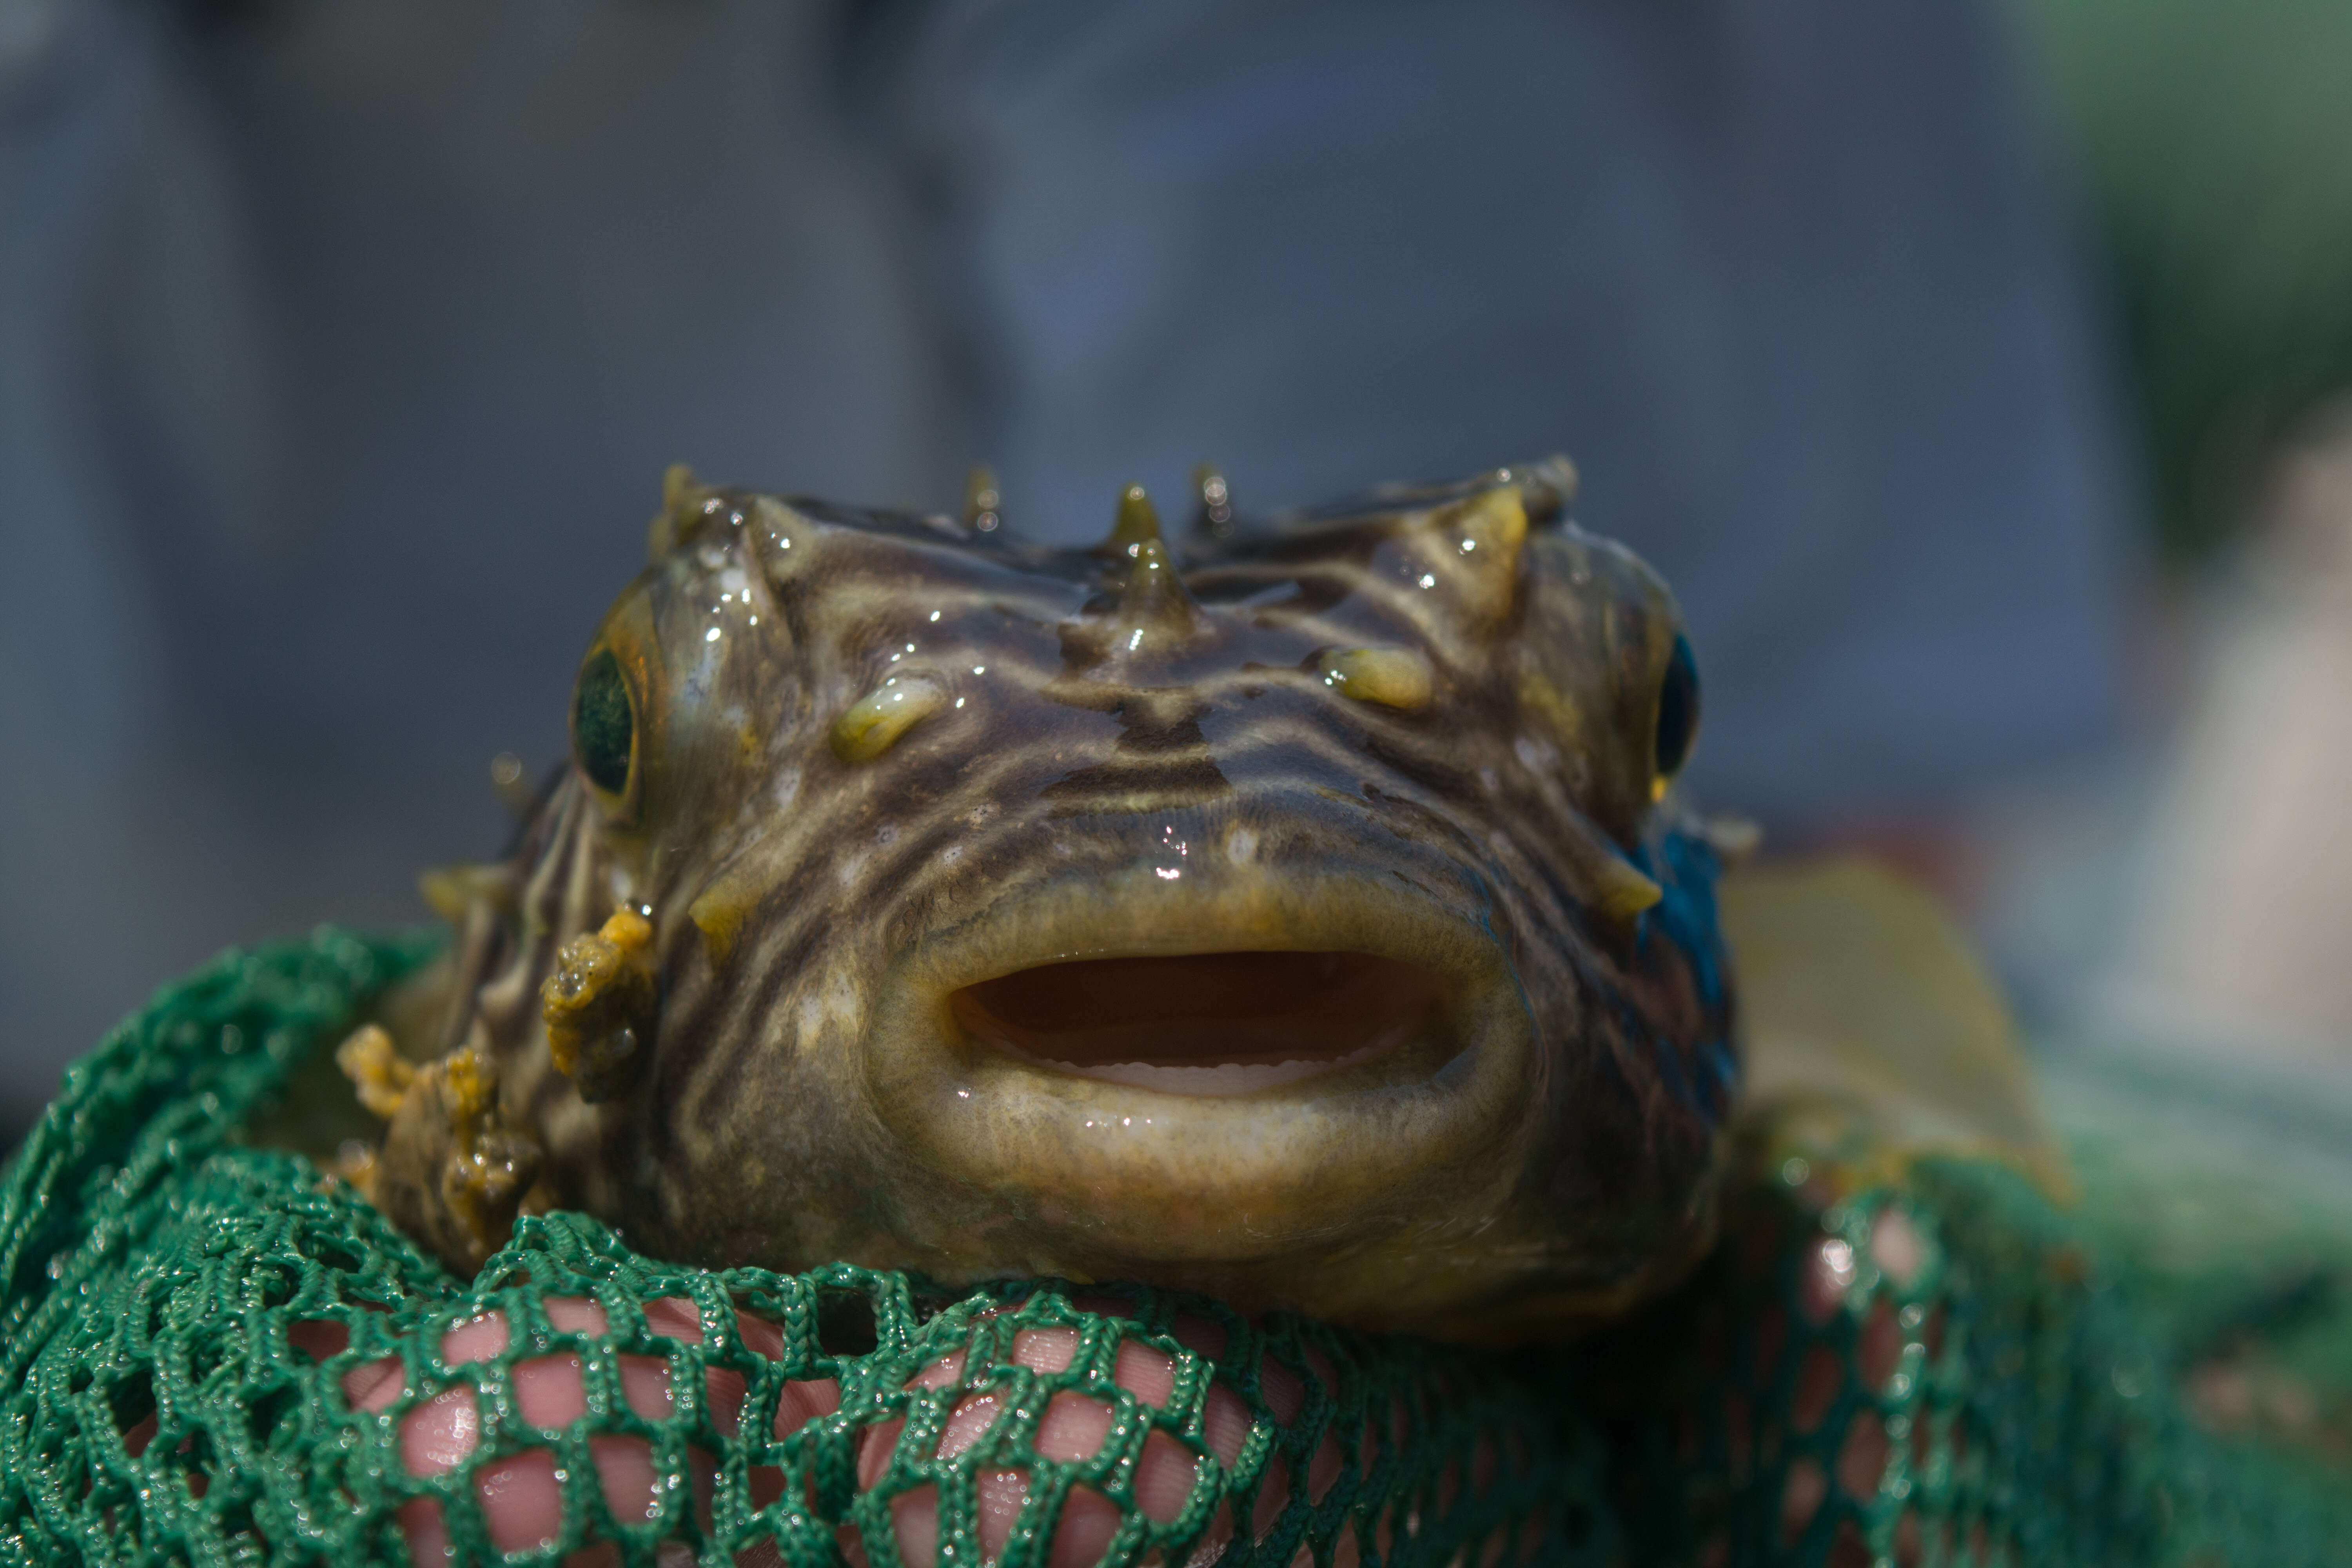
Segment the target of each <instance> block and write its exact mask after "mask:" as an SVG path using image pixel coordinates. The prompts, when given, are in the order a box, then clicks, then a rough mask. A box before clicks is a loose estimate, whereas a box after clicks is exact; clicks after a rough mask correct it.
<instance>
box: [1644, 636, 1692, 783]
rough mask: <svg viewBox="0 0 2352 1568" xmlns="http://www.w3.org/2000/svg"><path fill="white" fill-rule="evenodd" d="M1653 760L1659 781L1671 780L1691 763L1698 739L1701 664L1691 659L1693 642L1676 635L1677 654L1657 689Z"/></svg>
mask: <svg viewBox="0 0 2352 1568" xmlns="http://www.w3.org/2000/svg"><path fill="white" fill-rule="evenodd" d="M1654 734H1655V736H1656V740H1655V741H1654V747H1655V750H1654V754H1653V760H1654V763H1655V765H1656V769H1657V776H1658V777H1659V778H1660V779H1662V780H1663V779H1670V778H1672V777H1674V776H1675V773H1678V772H1680V771H1681V769H1682V765H1683V763H1685V762H1687V761H1689V760H1690V751H1691V742H1693V741H1695V740H1696V739H1697V738H1698V664H1697V661H1696V660H1695V659H1693V658H1691V646H1690V638H1688V637H1684V636H1682V635H1681V634H1679V633H1677V634H1675V651H1674V652H1673V653H1672V654H1671V655H1669V656H1668V657H1667V659H1666V675H1665V679H1664V682H1663V683H1662V684H1661V685H1660V686H1659V688H1658V722H1657V726H1656V729H1655V731H1654Z"/></svg>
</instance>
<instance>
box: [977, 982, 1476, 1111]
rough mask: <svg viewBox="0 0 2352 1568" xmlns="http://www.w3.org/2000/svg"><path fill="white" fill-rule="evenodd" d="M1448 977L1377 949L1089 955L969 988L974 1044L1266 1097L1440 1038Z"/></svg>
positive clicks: (1052, 1067) (1192, 1088)
mask: <svg viewBox="0 0 2352 1568" xmlns="http://www.w3.org/2000/svg"><path fill="white" fill-rule="evenodd" d="M1456 989H1457V987H1456V986H1455V984H1454V983H1453V981H1452V980H1450V979H1449V978H1448V977H1447V976H1445V975H1444V974H1441V973H1438V972H1437V971H1435V970H1433V969H1428V968H1425V967H1423V965H1421V964H1417V963H1409V962H1407V961H1405V960H1402V959H1396V958H1382V957H1381V956H1379V955H1378V954H1376V953H1370V952H1264V951H1246V950H1244V951H1241V952H1202V953H1188V954H1184V955H1182V956H1179V957H1137V958H1088V959H1077V960H1074V961H1070V962H1066V963H1046V964H1040V965H1037V966H1036V967H1034V968H1030V969H1021V970H1015V971H1014V972H1013V973H1010V974H1003V975H999V976H997V977H996V978H994V979H992V980H983V981H982V982H980V983H979V984H973V985H967V986H964V987H962V988H961V989H960V990H958V991H956V992H954V993H953V994H950V996H949V998H948V1010H949V1013H950V1016H952V1017H953V1019H954V1020H955V1024H956V1026H957V1028H958V1029H959V1030H960V1031H961V1034H962V1037H963V1039H964V1041H965V1042H966V1044H967V1045H969V1046H971V1047H977V1048H981V1049H989V1050H995V1051H998V1052H1001V1053H1003V1055H1004V1056H1006V1057H1009V1058H1013V1060H1016V1061H1020V1062H1025V1063H1029V1064H1032V1065H1034V1066H1035V1067H1038V1068H1044V1069H1045V1070H1048V1071H1053V1072H1062V1073H1067V1074H1070V1075H1072V1076H1074V1077H1076V1078H1085V1079H1095V1080H1097V1081H1098V1082H1103V1083H1117V1084H1126V1085H1128V1086H1129V1087H1132V1088H1136V1089H1152V1090H1156V1091H1158V1092H1160V1093H1162V1094H1176V1095H1203V1096H1234V1095H1249V1094H1256V1093H1261V1092H1264V1091H1265V1090H1268V1089H1280V1088H1284V1087H1286V1086H1287V1085H1291V1084H1295V1083H1299V1082H1302V1081H1304V1080H1306V1079H1312V1078H1318V1077H1320V1076H1322V1075H1324V1074H1326V1073H1334V1072H1342V1071H1346V1070H1348V1069H1349V1068H1357V1067H1360V1066H1362V1065H1364V1064H1366V1063H1369V1062H1372V1061H1374V1060H1376V1059H1378V1058H1381V1057H1385V1056H1387V1055H1389V1054H1391V1053H1392V1052H1400V1051H1404V1050H1406V1049H1407V1048H1408V1047H1411V1046H1412V1045H1413V1044H1414V1043H1416V1042H1418V1041H1422V1040H1425V1039H1428V1038H1430V1037H1432V1036H1433V1034H1436V1033H1439V1032H1440V1028H1439V1026H1440V1024H1441V1017H1442V1014H1443V1013H1444V1010H1445V1008H1446V1007H1447V1005H1448V1004H1449V1003H1450V1001H1451V1000H1452V998H1453V993H1454V991H1455V990H1456Z"/></svg>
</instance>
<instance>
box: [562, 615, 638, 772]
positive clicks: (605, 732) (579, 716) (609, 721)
mask: <svg viewBox="0 0 2352 1568" xmlns="http://www.w3.org/2000/svg"><path fill="white" fill-rule="evenodd" d="M636 731H637V721H636V715H635V713H634V712H633V711H632V710H631V706H630V700H629V681H628V678H627V677H626V676H625V675H623V674H622V673H621V661H620V660H619V659H617V658H614V657H613V650H612V649H611V648H609V647H600V648H598V649H597V650H596V651H595V652H594V653H593V654H591V655H589V656H588V662H587V663H585V664H583V665H582V666H581V667H580V683H579V685H578V686H576V687H574V688H573V689H572V754H573V755H574V756H576V757H577V758H578V759H579V761H580V771H581V772H582V773H584V774H586V775H587V778H588V782H589V783H590V784H594V785H595V786H596V787H597V788H598V789H600V790H603V791H604V793H605V794H607V795H625V794H626V793H627V792H628V787H629V759H630V755H631V753H632V752H634V751H635V744H636Z"/></svg>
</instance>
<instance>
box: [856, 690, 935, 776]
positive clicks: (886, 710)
mask: <svg viewBox="0 0 2352 1568" xmlns="http://www.w3.org/2000/svg"><path fill="white" fill-rule="evenodd" d="M947 700H948V699H947V693H946V692H944V691H942V690H940V688H939V686H938V685H937V684H936V683H935V682H933V681H929V680H926V679H923V678H922V677H920V676H893V677H891V679H889V680H887V681H886V682H884V683H883V684H882V685H880V686H878V687H877V688H875V689H873V690H872V691H869V692H867V693H866V695H865V696H863V697H861V698H859V699H858V700H856V701H855V702H853V703H851V704H850V705H849V706H848V707H847V708H846V709H845V710H843V711H842V715H841V717H840V718H838V719H835V721H833V754H834V755H835V756H836V757H839V758H840V759H841V760H842V761H843V762H845V763H870V762H872V761H873V760H874V759H875V758H877V757H878V756H880V755H881V754H882V753H883V752H887V751H888V750H889V749H890V748H891V746H892V745H893V744H895V743H896V742H897V741H898V737H899V736H901V735H903V734H905V733H906V732H907V731H908V730H909V729H911V728H913V727H914V725H915V723H916V721H919V720H921V719H925V718H928V717H929V716H930V715H931V714H933V713H936V712H938V711H939V710H940V709H941V708H943V707H945V706H946V705H947Z"/></svg>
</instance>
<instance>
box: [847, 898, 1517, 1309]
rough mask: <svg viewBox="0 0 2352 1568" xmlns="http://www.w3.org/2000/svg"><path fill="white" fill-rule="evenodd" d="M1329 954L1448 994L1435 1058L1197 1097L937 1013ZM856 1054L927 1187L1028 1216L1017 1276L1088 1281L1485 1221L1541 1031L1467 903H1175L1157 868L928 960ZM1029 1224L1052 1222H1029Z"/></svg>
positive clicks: (972, 932) (1427, 1053)
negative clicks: (1055, 966) (1090, 985)
mask: <svg viewBox="0 0 2352 1568" xmlns="http://www.w3.org/2000/svg"><path fill="white" fill-rule="evenodd" d="M1243 950H1258V951H1284V950H1289V951H1339V952H1363V953H1368V954H1370V955H1372V956H1375V957H1381V958H1389V959H1394V960H1399V961H1402V962H1406V963H1414V964H1418V965H1421V966H1423V967H1424V968H1428V969H1432V970H1434V971H1436V972H1437V973H1440V974H1441V975H1444V976H1445V977H1446V978H1448V979H1449V980H1450V981H1452V982H1453V983H1454V987H1455V991H1454V1000H1453V1001H1452V1002H1451V1003H1450V1004H1449V1006H1448V1009H1447V1014H1446V1017H1445V1020H1444V1024H1443V1026H1441V1027H1440V1028H1437V1029H1434V1030H1433V1031H1432V1032H1431V1037H1430V1038H1428V1039H1425V1040H1420V1041H1415V1042H1412V1043H1409V1044H1407V1045H1405V1046H1403V1047H1398V1048H1395V1049H1390V1050H1383V1051H1380V1052H1377V1053H1374V1054H1373V1055H1372V1056H1371V1058H1370V1059H1368V1060H1363V1061H1355V1062H1348V1061H1343V1062H1339V1063H1336V1064H1330V1065H1329V1068H1328V1070H1319V1071H1317V1072H1315V1073H1314V1074H1312V1075H1311V1076H1306V1077H1302V1078H1298V1079H1295V1080H1293V1081H1290V1082H1286V1083H1278V1084H1274V1085H1270V1086H1268V1087H1267V1088H1265V1089H1262V1090H1258V1091H1255V1092H1245V1093H1241V1094H1229V1095H1214V1096H1209V1095H1196V1094H1188V1093H1177V1092H1171V1091H1169V1090H1167V1089H1159V1088H1153V1087H1150V1086H1148V1085H1144V1084H1137V1083H1131V1082H1121V1081H1118V1080H1116V1079H1111V1078H1105V1077H1101V1076H1093V1075H1084V1076H1082V1075H1079V1074H1076V1073H1071V1072H1066V1071H1061V1070H1056V1069H1055V1068H1054V1067H1053V1066H1052V1065H1050V1064H1047V1063H1045V1062H1040V1061H1036V1060H1032V1059H1024V1058H1021V1057H1018V1056H1013V1055H1008V1054H1005V1053H1003V1052H999V1051H994V1050H986V1049H977V1048H973V1047H969V1046H968V1045H966V1044H964V1043H963V1042H962V1038H961V1030H960V1029H959V1028H958V1027H957V1026H956V1025H955V1023H954V1022H953V1020H952V1018H951V1017H950V1015H949V1007H948V998H949V997H950V995H951V994H953V993H954V992H956V991H958V990H960V989H961V988H962V987H964V986H968V985H971V984H978V983H980V982H982V981H985V980H991V979H994V978H997V977H999V976H1002V975H1004V974H1009V973H1014V972H1016V971H1020V970H1024V969H1029V968H1034V967H1037V966H1039V965H1044V964H1049V963H1068V962H1074V961H1079V960H1085V959H1091V958H1118V957H1139V956H1165V957H1175V956H1183V955H1187V954H1197V953H1210V952H1234V951H1243ZM880 998H881V1000H880V1001H879V1004H878V1005H877V1010H876V1013H875V1015H874V1021H873V1025H872V1027H871V1028H870V1029H869V1030H868V1032H867V1035H866V1042H865V1064H864V1065H865V1068H866V1081H867V1088H868V1090H869V1092H870V1094H871V1096H872V1100H871V1103H872V1104H873V1106H874V1108H875V1110H876V1113H877V1117H878V1119H879V1120H880V1121H881V1122H882V1123H883V1124H884V1126H885V1128H886V1129H887V1131H889V1132H890V1133H891V1134H892V1135H894V1136H895V1138H896V1139H897V1140H898V1142H900V1144H901V1146H902V1149H903V1152H904V1153H905V1154H906V1155H908V1156H909V1157H910V1160H911V1163H913V1164H914V1165H915V1166H917V1167H919V1168H920V1169H921V1170H923V1171H924V1172H926V1173H928V1174H929V1176H931V1177H932V1178H937V1177H946V1178H948V1179H949V1181H950V1182H951V1183H952V1184H956V1185H957V1186H959V1187H961V1188H963V1189H964V1190H966V1191H976V1192H978V1193H980V1194H987V1195H988V1196H989V1197H990V1199H991V1201H992V1202H997V1203H1001V1204H1002V1205H1003V1211H1004V1212H1006V1213H1009V1214H1012V1215H1028V1216H1033V1217H1032V1219H1031V1220H1028V1221H1021V1222H1017V1223H1016V1224H1015V1225H1014V1226H1013V1227H1012V1228H1013V1230H1015V1231H1021V1232H1024V1235H1023V1237H1022V1240H1021V1248H1022V1250H1021V1251H1020V1258H1021V1260H1022V1262H1021V1266H1023V1267H1030V1268H1036V1267H1046V1268H1053V1269H1057V1270H1059V1271H1063V1272H1069V1273H1073V1274H1086V1273H1101V1272H1106V1271H1110V1270H1116V1269H1119V1268H1133V1267H1134V1266H1136V1265H1145V1266H1148V1265H1150V1263H1152V1262H1154V1261H1157V1260H1160V1259H1167V1260H1213V1261H1240V1260H1245V1259H1249V1258H1265V1257H1269V1256H1273V1255H1276V1254H1280V1253H1282V1252H1285V1251H1287V1250H1292V1249H1295V1248H1297V1247H1300V1246H1302V1245H1310V1244H1311V1245H1316V1246H1344V1245H1346V1244H1347V1243H1348V1242H1349V1240H1350V1239H1351V1238H1360V1237H1367V1236H1369V1235H1370V1234H1372V1233H1373V1232H1375V1231H1377V1230H1378V1229H1380V1228H1382V1227H1386V1226H1395V1225H1398V1224H1403V1223H1412V1222H1413V1221H1414V1220H1416V1219H1418V1218H1427V1217H1431V1216H1444V1215H1451V1214H1454V1213H1457V1212H1459V1211H1460V1210H1461V1209H1463V1208H1467V1207H1477V1206H1483V1205H1490V1204H1492V1203H1494V1202H1496V1201H1497V1200H1498V1199H1499V1196H1500V1195H1501V1194H1502V1193H1504V1192H1505V1191H1507V1189H1508V1188H1509V1186H1510V1185H1511V1184H1512V1183H1513V1180H1514V1178H1515V1176H1516V1174H1517V1170H1518V1169H1519V1168H1520V1165H1521V1163H1522V1154H1523V1152H1524V1150H1525V1148H1526V1145H1527V1141H1528V1137H1529V1136H1530V1129H1529V1127H1528V1121H1529V1118H1528V1106H1529V1104H1530V1100H1531V1095H1530V1090H1531V1088H1532V1085H1533V1077H1534V1075H1533V1072H1532V1062H1533V1058H1534V1024H1533V1020H1532V1018H1531V1016H1530V1013H1529V1009H1528V1002H1527V998H1526V996H1525V994H1523V993H1522V992H1521V990H1520V988H1519V985H1518V982H1517V976H1516V974H1515V973H1514V972H1513V969H1512V966H1511V964H1510V962H1509V959H1508V956H1507V953H1506V952H1505V950H1504V948H1503V945H1502V943H1501V942H1500V941H1499V940H1498V939H1497V937H1496V933H1495V932H1494V931H1493V930H1492V929H1491V926H1490V925H1489V924H1488V923H1487V922H1486V920H1485V919H1484V918H1483V913H1482V910H1480V908H1479V901H1478V900H1476V899H1475V897H1467V896H1465V897H1463V898H1461V899H1458V900H1448V899H1446V898H1444V897H1442V896H1440V895H1439V894H1438V893H1435V892H1433V891H1432V890H1431V889H1428V888H1426V887H1423V886H1418V885H1415V884H1414V883H1412V882H1411V881H1409V880H1408V879H1405V878H1404V877H1402V876H1392V877H1383V876H1380V875H1377V874H1367V873H1366V872H1364V871H1363V870H1361V869H1360V868H1299V867H1297V866H1286V867H1282V868H1276V869H1267V870H1263V871H1260V872H1257V873H1255V874H1244V875H1224V876H1216V877H1201V878H1197V879H1189V880H1188V882H1186V883H1180V884H1175V885H1171V884H1168V883H1165V882H1161V881H1159V880H1157V879H1155V877H1154V874H1153V868H1151V867H1149V866H1139V867H1137V868H1133V870H1132V871H1131V872H1127V873H1120V874H1116V875H1113V876H1109V877H1104V876H1101V875H1099V874H1097V875H1093V876H1087V877H1082V878H1080V877H1073V878H1070V879H1059V880H1056V881H1055V882H1049V883H1046V884H1044V885H1042V886H1036V887H1033V888H1030V889H1024V891H1023V892H1021V893H1019V894H1016V895H1014V896H1013V897H1012V898H1010V899H1008V900H1003V901H1001V902H1000V903H998V904H997V905H995V906H992V908H991V909H989V910H987V911H985V912H984V913H983V914H982V915H980V916H978V917H976V918H975V919H974V920H972V921H969V922H965V923H963V924H961V925H960V926H959V927H957V928H954V929H952V930H950V931H944V932H941V933H939V934H938V935H937V936H935V937H933V938H931V939H929V940H928V941H925V942H919V943H918V944H917V945H916V946H915V947H914V948H912V949H911V950H909V951H908V952H906V953H905V954H903V955H902V956H901V957H900V959H899V960H898V962H897V963H894V964H893V965H892V966H891V968H890V972H889V973H888V975H887V977H886V980H885V983H884V984H883V985H882V986H881V988H880ZM1035 1216H1043V1217H1035Z"/></svg>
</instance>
